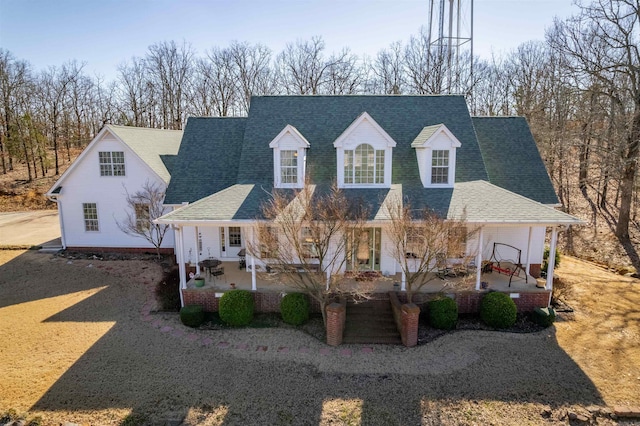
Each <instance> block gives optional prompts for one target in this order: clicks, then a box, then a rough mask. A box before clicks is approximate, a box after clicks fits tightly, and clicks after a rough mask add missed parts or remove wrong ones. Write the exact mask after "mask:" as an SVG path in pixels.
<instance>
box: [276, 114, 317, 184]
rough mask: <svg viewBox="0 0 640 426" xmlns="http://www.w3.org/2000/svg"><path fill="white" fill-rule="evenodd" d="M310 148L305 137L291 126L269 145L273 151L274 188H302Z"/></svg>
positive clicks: (288, 125) (283, 130)
mask: <svg viewBox="0 0 640 426" xmlns="http://www.w3.org/2000/svg"><path fill="white" fill-rule="evenodd" d="M309 146H310V145H309V142H308V141H307V140H306V139H305V137H304V136H302V134H301V133H300V132H299V131H298V130H297V129H296V128H295V127H293V126H292V125H290V124H287V126H286V127H285V128H284V129H282V131H281V132H280V133H278V136H276V137H275V138H274V139H273V140H272V141H271V143H269V148H272V149H273V186H274V187H276V188H302V186H303V185H304V176H305V164H306V157H307V155H306V152H307V149H308V148H309Z"/></svg>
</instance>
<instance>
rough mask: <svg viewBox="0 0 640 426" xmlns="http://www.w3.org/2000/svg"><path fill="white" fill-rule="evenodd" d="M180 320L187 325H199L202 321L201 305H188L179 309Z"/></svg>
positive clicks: (202, 310) (202, 311)
mask: <svg viewBox="0 0 640 426" xmlns="http://www.w3.org/2000/svg"><path fill="white" fill-rule="evenodd" d="M180 321H182V323H183V324H184V325H186V326H187V327H194V328H195V327H200V324H202V323H203V321H204V309H203V307H202V305H190V306H185V307H184V308H182V309H180Z"/></svg>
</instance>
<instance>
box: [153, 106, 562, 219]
mask: <svg viewBox="0 0 640 426" xmlns="http://www.w3.org/2000/svg"><path fill="white" fill-rule="evenodd" d="M365 111H366V112H367V113H369V114H370V115H371V117H372V118H373V119H374V120H376V122H377V123H378V124H379V125H380V126H381V127H382V128H383V129H384V130H385V131H386V132H387V133H388V134H389V136H391V137H392V138H393V139H394V140H395V141H396V143H397V145H396V147H395V148H393V172H392V188H391V189H348V190H345V194H346V195H347V198H348V199H349V200H350V201H352V202H353V201H359V202H361V203H362V204H363V205H366V206H367V207H368V208H369V211H370V218H369V219H371V220H376V219H384V214H383V213H382V212H381V211H380V206H381V204H382V202H383V200H384V199H385V198H386V197H389V196H390V195H392V194H394V193H401V194H402V197H403V199H405V200H411V203H412V206H413V208H416V209H418V208H428V209H431V210H433V211H435V212H437V213H439V214H441V215H442V216H447V217H453V216H450V215H451V214H454V213H455V212H457V211H458V210H459V209H462V208H463V206H466V212H467V220H469V221H474V222H492V221H497V222H500V223H505V222H515V223H524V222H527V223H543V222H545V221H548V222H549V223H556V222H558V221H559V222H558V223H570V222H571V220H574V219H573V218H572V217H571V216H568V215H565V214H564V213H561V212H558V211H555V210H553V209H550V208H548V207H546V206H544V205H541V204H540V203H543V204H556V203H557V197H556V195H555V192H554V190H553V186H552V184H551V181H550V179H549V176H548V174H547V172H546V170H545V168H544V164H543V163H542V160H541V158H540V154H539V152H538V150H537V148H536V145H535V141H534V140H533V137H532V136H531V132H530V131H529V127H528V125H527V123H526V121H525V120H524V119H523V118H502V117H496V118H493V117H491V118H478V117H476V118H472V117H470V115H469V111H468V110H467V106H466V103H465V100H464V98H463V97H461V96H261V97H254V98H253V99H252V102H251V109H250V111H249V116H248V117H247V118H190V119H189V121H188V123H187V126H186V128H185V130H184V137H183V140H182V144H181V147H180V151H179V153H178V156H177V157H176V158H175V159H173V161H172V163H173V165H172V166H171V167H172V169H173V170H175V173H173V178H172V180H171V182H170V184H169V188H168V190H167V196H166V203H167V204H181V203H183V202H190V203H192V204H191V205H189V206H187V207H185V208H181V209H179V210H177V211H175V212H173V213H170V214H168V215H167V216H166V218H167V219H169V220H176V221H180V220H186V221H190V220H253V219H256V218H258V217H260V205H261V204H262V203H263V202H264V201H265V200H266V199H268V197H269V194H270V192H271V190H272V188H273V151H272V149H271V148H269V143H270V142H271V141H272V140H273V139H274V138H275V137H276V136H277V135H278V134H279V133H280V132H281V131H282V130H283V129H284V128H285V126H287V125H291V126H294V127H295V129H297V130H298V131H299V132H300V133H301V134H302V135H303V136H304V138H305V139H306V140H307V141H308V142H309V144H310V147H309V149H308V152H307V159H306V161H307V174H308V176H309V177H310V179H311V181H312V182H314V183H315V184H318V185H319V187H326V186H327V185H329V184H330V183H331V182H332V181H333V180H334V179H335V177H336V174H337V173H336V155H335V148H334V147H333V142H334V141H335V140H336V139H337V138H338V137H339V136H340V135H341V134H342V133H343V132H344V131H345V129H346V128H347V127H349V125H350V124H351V123H353V121H354V120H356V119H357V118H358V117H359V116H360V115H362V113H364V112H365ZM441 125H445V126H446V127H447V128H448V129H449V130H450V131H451V133H453V135H455V137H456V138H457V139H458V140H459V141H460V143H461V147H460V148H458V150H457V153H456V179H455V187H454V188H424V187H422V184H421V181H420V175H419V169H418V164H417V158H416V152H415V149H413V148H412V142H414V141H415V140H416V138H420V137H421V136H420V135H422V137H427V138H428V136H430V135H432V134H433V132H435V131H436V130H437V129H438V128H439V127H440V126H441ZM170 162H171V160H170ZM168 164H169V163H168ZM483 181H484V182H483ZM486 181H490V182H491V183H492V184H493V185H492V184H489V183H488V182H486ZM498 187H502V188H505V189H501V188H498ZM211 194H213V195H211ZM517 194H519V195H517ZM524 197H527V198H529V199H526V198H524ZM197 200H200V201H197ZM194 201H197V202H195V203H194ZM545 223H546V222H545Z"/></svg>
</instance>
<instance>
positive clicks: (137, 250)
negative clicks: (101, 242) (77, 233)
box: [67, 246, 173, 254]
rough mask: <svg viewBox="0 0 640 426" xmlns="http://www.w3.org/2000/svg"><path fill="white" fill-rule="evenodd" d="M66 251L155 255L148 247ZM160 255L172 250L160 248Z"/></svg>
mask: <svg viewBox="0 0 640 426" xmlns="http://www.w3.org/2000/svg"><path fill="white" fill-rule="evenodd" d="M67 250H68V251H79V252H82V253H87V252H88V253H141V254H156V249H155V248H149V247H146V248H144V247H71V246H68V247H67ZM160 254H173V249H172V248H161V249H160Z"/></svg>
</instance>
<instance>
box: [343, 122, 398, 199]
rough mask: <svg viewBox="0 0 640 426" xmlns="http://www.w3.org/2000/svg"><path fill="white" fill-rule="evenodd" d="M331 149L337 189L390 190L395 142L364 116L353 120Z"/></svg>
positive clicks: (376, 124)
mask: <svg viewBox="0 0 640 426" xmlns="http://www.w3.org/2000/svg"><path fill="white" fill-rule="evenodd" d="M333 146H334V147H335V148H336V161H337V171H338V186H339V187H340V188H368V187H383V188H389V187H390V186H391V159H392V150H393V147H395V146H396V142H395V141H394V140H393V139H392V138H391V136H389V134H388V133H387V132H385V131H384V129H383V128H382V127H380V125H379V124H378V123H376V121H375V120H374V119H373V118H372V117H371V116H370V115H369V114H368V113H367V112H363V113H362V114H361V115H360V116H359V117H358V118H356V119H355V121H354V122H353V123H351V124H350V125H349V127H347V129H346V130H345V131H344V132H342V134H341V135H340V136H339V137H338V138H337V139H336V140H335V142H334V143H333Z"/></svg>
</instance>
